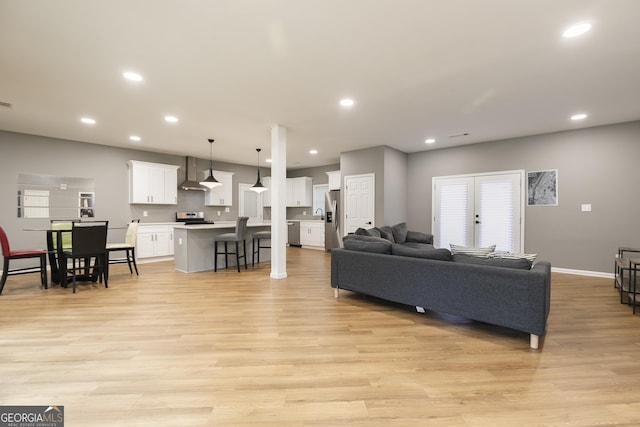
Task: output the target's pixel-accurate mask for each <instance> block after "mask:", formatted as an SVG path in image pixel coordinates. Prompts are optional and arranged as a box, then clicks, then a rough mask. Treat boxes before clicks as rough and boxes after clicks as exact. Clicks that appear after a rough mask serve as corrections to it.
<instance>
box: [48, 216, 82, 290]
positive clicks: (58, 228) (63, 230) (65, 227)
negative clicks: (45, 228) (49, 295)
mask: <svg viewBox="0 0 640 427" xmlns="http://www.w3.org/2000/svg"><path fill="white" fill-rule="evenodd" d="M74 222H80V220H79V219H77V218H75V219H52V220H50V225H49V232H48V233H47V249H48V250H49V266H50V268H51V281H52V282H53V283H62V282H63V280H62V277H61V274H60V270H61V268H60V261H61V258H62V252H63V251H65V250H66V251H70V250H71V228H72V227H73V223H74Z"/></svg>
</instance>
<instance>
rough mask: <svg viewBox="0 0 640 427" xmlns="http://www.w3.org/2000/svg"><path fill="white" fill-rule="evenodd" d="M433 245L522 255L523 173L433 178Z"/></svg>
mask: <svg viewBox="0 0 640 427" xmlns="http://www.w3.org/2000/svg"><path fill="white" fill-rule="evenodd" d="M433 181H434V192H433V202H432V206H433V212H434V217H433V230H434V235H435V245H436V246H437V247H442V248H449V245H450V244H451V243H453V244H457V245H462V246H472V247H486V246H491V245H494V244H495V245H496V251H500V252H523V249H524V238H523V235H524V220H523V216H524V205H523V203H524V200H523V199H522V194H523V193H524V192H523V185H524V171H515V172H497V173H489V174H481V175H475V176H473V175H466V176H457V177H436V178H434V180H433Z"/></svg>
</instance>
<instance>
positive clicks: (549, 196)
mask: <svg viewBox="0 0 640 427" xmlns="http://www.w3.org/2000/svg"><path fill="white" fill-rule="evenodd" d="M527 205H529V206H558V169H550V170H543V171H533V172H527Z"/></svg>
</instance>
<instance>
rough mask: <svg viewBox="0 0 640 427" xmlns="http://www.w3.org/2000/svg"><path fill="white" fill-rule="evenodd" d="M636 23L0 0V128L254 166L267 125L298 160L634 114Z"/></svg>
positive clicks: (380, 1)
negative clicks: (127, 74) (579, 30)
mask: <svg viewBox="0 0 640 427" xmlns="http://www.w3.org/2000/svg"><path fill="white" fill-rule="evenodd" d="M638 18H640V1H638V0H616V1H615V2H614V1H611V0H599V1H589V0H562V1H559V0H517V1H516V0H482V1H478V0H183V1H180V0H135V1H128V0H102V1H99V0H92V1H87V0H57V1H25V0H2V1H1V2H0V64H1V65H0V101H1V102H7V103H10V104H12V108H5V107H0V129H3V130H9V131H15V132H23V133H29V134H35V135H46V136H51V137H56V138H63V139H70V140H77V141H84V142H89V143H96V144H106V145H113V146H119V147H130V148H136V149H141V150H149V151H160V152H166V153H171V154H178V155H192V156H197V157H200V158H205V159H206V158H208V157H209V144H208V142H207V138H215V140H216V142H215V143H214V145H213V152H214V160H219V161H228V162H233V163H244V164H255V161H256V153H255V148H257V147H262V149H263V153H265V154H266V155H262V157H261V159H262V160H264V159H266V157H268V156H269V153H270V144H271V142H270V140H271V131H270V128H271V126H272V125H273V124H276V123H277V124H280V125H282V126H285V127H286V128H287V147H288V149H287V164H288V167H289V168H301V167H311V166H319V165H327V164H333V163H338V162H339V157H340V152H343V151H350V150H355V149H360V148H366V147H371V146H377V145H388V146H391V147H394V148H397V149H399V150H401V151H404V152H407V153H412V152H417V151H423V150H427V149H437V148H444V147H450V146H453V145H461V144H469V143H477V142H483V141H489V140H496V139H503V138H512V137H518V136H525V135H532V134H538V133H546V132H553V131H559V130H566V129H574V128H577V127H590V126H597V125H602V124H609V123H617V122H625V121H631V120H638V119H640V77H639V76H640V43H638V41H639V40H640V24H638V22H637V20H638ZM585 20H588V21H590V22H592V24H593V28H592V30H591V31H590V32H588V33H587V34H585V35H584V36H582V37H579V38H574V39H563V38H562V37H561V33H562V31H563V30H564V29H565V28H566V27H567V26H568V25H570V24H573V23H575V22H578V21H585ZM129 70H131V71H136V72H138V73H140V74H142V75H143V76H144V81H143V82H140V83H133V82H130V81H127V80H125V79H123V78H122V73H123V72H124V71H129ZM343 97H352V98H353V99H354V100H355V102H356V104H355V106H354V107H352V108H350V109H344V108H341V107H340V106H339V105H338V102H339V100H340V99H341V98H343ZM578 112H585V113H587V114H589V117H588V118H587V119H586V120H584V121H582V122H579V123H576V122H572V121H570V120H569V117H570V116H571V115H572V114H574V113H578ZM166 114H173V115H176V116H177V117H179V119H180V122H179V123H177V124H173V125H171V124H167V123H165V122H164V120H163V117H164V115H166ZM83 116H90V117H93V118H95V119H96V120H97V123H96V124H95V125H93V126H88V125H84V124H82V123H80V118H81V117H83ZM461 133H469V135H468V136H461V137H456V138H451V137H450V136H451V135H457V134H461ZM130 134H137V135H140V136H141V137H142V138H143V139H142V141H141V142H139V143H132V142H131V141H129V139H128V137H129V135H130ZM427 137H434V138H436V140H437V141H436V143H435V144H433V145H426V144H425V143H424V140H425V138H427ZM312 148H315V149H317V150H318V151H319V153H318V154H317V155H315V156H311V155H309V154H308V151H309V149H312Z"/></svg>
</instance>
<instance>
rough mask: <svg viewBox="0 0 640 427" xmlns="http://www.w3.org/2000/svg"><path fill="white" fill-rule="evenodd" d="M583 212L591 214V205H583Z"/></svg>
mask: <svg viewBox="0 0 640 427" xmlns="http://www.w3.org/2000/svg"><path fill="white" fill-rule="evenodd" d="M582 212H591V203H583V204H582Z"/></svg>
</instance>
